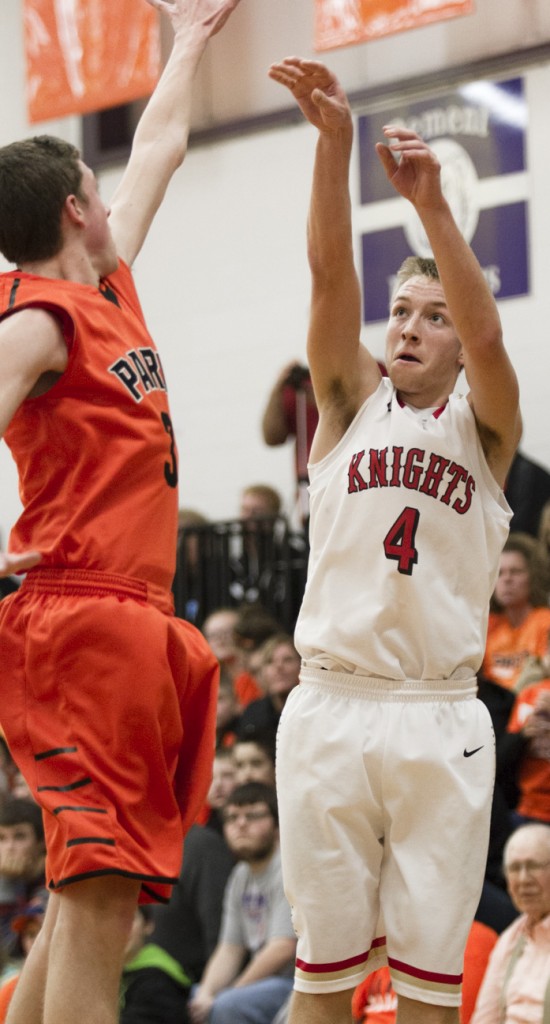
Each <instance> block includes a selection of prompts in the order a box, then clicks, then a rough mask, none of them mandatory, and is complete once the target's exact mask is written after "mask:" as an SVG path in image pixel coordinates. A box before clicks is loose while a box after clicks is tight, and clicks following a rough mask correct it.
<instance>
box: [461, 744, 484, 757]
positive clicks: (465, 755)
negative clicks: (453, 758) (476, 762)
mask: <svg viewBox="0 0 550 1024" xmlns="http://www.w3.org/2000/svg"><path fill="white" fill-rule="evenodd" d="M484 746H485V744H484V743H482V744H481V746H480V747H475V748H474V750H466V747H464V757H471V756H472V754H477V752H478V750H483V747H484Z"/></svg>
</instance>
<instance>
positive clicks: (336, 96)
mask: <svg viewBox="0 0 550 1024" xmlns="http://www.w3.org/2000/svg"><path fill="white" fill-rule="evenodd" d="M268 74H269V77H270V78H272V79H273V80H274V81H275V82H279V84H280V85H285V86H286V87H287V89H289V90H290V92H291V93H292V95H293V96H294V99H295V100H296V103H297V104H298V106H299V107H300V109H301V111H302V113H303V114H304V117H306V118H307V119H308V121H311V124H313V125H315V127H316V128H318V129H319V131H324V132H336V131H340V130H341V129H342V128H345V127H347V126H350V125H351V111H350V108H349V103H348V101H347V97H346V94H345V92H344V90H343V89H342V86H341V85H340V83H339V81H338V79H337V78H336V76H335V75H333V74H332V72H331V71H329V70H328V68H327V67H325V65H324V64H321V63H319V61H316V60H302V58H301V57H286V58H285V60H282V61H281V62H280V63H278V64H272V65H271V67H270V69H269V72H268Z"/></svg>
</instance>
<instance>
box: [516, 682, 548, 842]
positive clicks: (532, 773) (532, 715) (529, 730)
mask: <svg viewBox="0 0 550 1024" xmlns="http://www.w3.org/2000/svg"><path fill="white" fill-rule="evenodd" d="M508 731H509V732H510V733H512V734H513V735H514V736H517V737H518V739H519V741H520V746H519V759H518V769H517V771H518V788H519V800H518V803H517V807H516V817H515V823H516V825H519V824H522V823H526V822H529V821H540V822H544V823H545V824H548V825H550V679H546V680H544V681H543V682H540V683H534V684H533V686H528V687H526V688H525V689H524V690H522V691H521V693H519V694H518V696H517V697H516V702H515V704H514V707H513V709H512V714H511V716H510V721H509V723H508Z"/></svg>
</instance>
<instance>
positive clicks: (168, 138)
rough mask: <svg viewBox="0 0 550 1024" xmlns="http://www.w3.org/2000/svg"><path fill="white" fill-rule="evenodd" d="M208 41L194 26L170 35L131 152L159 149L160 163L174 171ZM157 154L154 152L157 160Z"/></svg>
mask: <svg viewBox="0 0 550 1024" xmlns="http://www.w3.org/2000/svg"><path fill="white" fill-rule="evenodd" d="M207 42H208V36H207V35H206V34H205V33H204V30H203V31H202V32H201V31H199V29H198V28H197V27H195V29H194V30H193V31H192V30H191V29H189V28H186V29H185V30H183V29H181V30H180V31H179V32H178V33H176V35H175V36H174V41H173V45H172V51H171V54H170V57H169V58H168V61H167V63H166V66H165V68H164V71H163V73H162V75H161V78H160V80H159V82H158V84H157V86H156V89H155V91H154V93H153V95H152V96H151V99H150V100H149V103H148V104H147V107H146V108H145V111H144V112H143V114H142V116H141V119H140V121H139V124H138V126H137V128H136V132H135V136H134V142H133V150H134V153H135V152H136V151H137V150H139V148H140V147H143V148H148V147H150V146H151V145H152V144H154V145H155V146H158V147H160V152H161V153H162V158H163V161H164V162H168V161H170V163H171V164H172V167H173V169H175V168H176V167H177V166H179V164H181V162H182V161H183V159H184V157H185V153H186V149H187V140H188V136H189V126H190V121H191V100H192V84H193V79H194V77H195V73H196V70H197V67H198V65H199V62H200V59H201V57H202V54H203V52H204V49H205V47H206V44H207ZM159 155H160V154H159V151H158V150H157V152H156V157H157V159H158V158H159Z"/></svg>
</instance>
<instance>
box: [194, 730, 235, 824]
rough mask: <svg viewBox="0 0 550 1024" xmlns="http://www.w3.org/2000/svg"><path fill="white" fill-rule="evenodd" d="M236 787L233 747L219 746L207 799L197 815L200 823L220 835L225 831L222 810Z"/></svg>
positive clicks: (215, 754) (215, 755)
mask: <svg viewBox="0 0 550 1024" xmlns="http://www.w3.org/2000/svg"><path fill="white" fill-rule="evenodd" d="M234 788H235V761H234V758H233V748H232V747H223V746H222V747H218V749H217V750H216V751H215V753H214V761H213V764H212V781H211V783H210V789H209V790H208V793H207V795H206V801H205V804H204V807H203V809H202V811H201V813H200V814H199V815H198V817H197V824H198V825H206V826H207V827H208V828H211V829H214V831H215V832H218V833H219V834H220V835H221V834H222V833H223V821H222V810H223V808H224V807H225V803H226V800H227V798H228V796H229V794H230V793H231V791H232V790H233V789H234Z"/></svg>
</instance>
